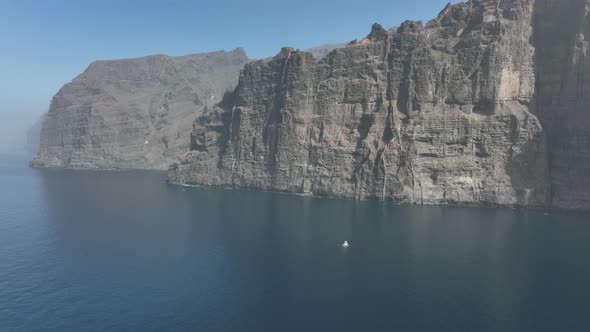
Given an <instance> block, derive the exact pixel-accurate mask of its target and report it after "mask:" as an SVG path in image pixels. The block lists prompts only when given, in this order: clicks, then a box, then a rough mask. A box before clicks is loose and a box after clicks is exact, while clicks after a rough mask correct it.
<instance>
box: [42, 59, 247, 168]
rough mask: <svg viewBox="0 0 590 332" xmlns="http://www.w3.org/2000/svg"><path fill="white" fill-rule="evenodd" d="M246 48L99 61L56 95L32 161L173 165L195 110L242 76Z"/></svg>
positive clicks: (44, 164) (49, 164) (186, 143)
mask: <svg viewBox="0 0 590 332" xmlns="http://www.w3.org/2000/svg"><path fill="white" fill-rule="evenodd" d="M248 61H249V59H248V57H247V56H246V54H245V52H244V51H243V50H242V49H236V50H234V51H231V52H213V53H205V54H196V55H189V56H182V57H169V56H164V55H155V56H148V57H143V58H138V59H124V60H112V61H97V62H94V63H92V64H90V66H89V67H88V68H87V69H86V70H85V71H84V73H82V74H81V75H79V76H78V77H76V78H75V79H74V80H73V81H72V82H71V83H68V84H66V85H65V86H64V87H63V88H62V89H61V90H60V91H59V92H58V93H57V94H56V95H55V97H54V98H53V100H52V102H51V105H50V108H49V112H48V113H47V115H46V116H45V119H44V121H43V127H42V130H41V140H40V148H39V153H38V155H37V157H36V158H35V159H34V160H33V161H32V165H34V166H41V167H65V168H84V169H88V168H100V169H162V170H163V169H167V168H168V165H169V164H170V163H171V162H172V161H173V160H174V159H175V158H176V157H177V156H179V155H180V154H182V153H184V152H186V151H187V150H188V148H189V132H190V128H191V123H192V121H193V120H194V118H195V117H196V116H197V115H198V114H200V112H202V110H203V109H204V108H205V107H206V106H207V105H213V104H215V103H218V102H219V101H220V100H221V97H222V96H223V94H224V92H225V91H226V90H232V89H233V88H235V86H236V84H237V78H238V75H239V71H240V69H241V68H242V67H243V66H244V64H246V63H247V62H248Z"/></svg>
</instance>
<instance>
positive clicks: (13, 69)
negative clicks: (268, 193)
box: [0, 0, 456, 152]
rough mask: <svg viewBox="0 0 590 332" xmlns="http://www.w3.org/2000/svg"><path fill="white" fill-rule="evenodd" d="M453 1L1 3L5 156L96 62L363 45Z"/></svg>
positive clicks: (1, 145) (1, 148)
mask: <svg viewBox="0 0 590 332" xmlns="http://www.w3.org/2000/svg"><path fill="white" fill-rule="evenodd" d="M447 2H448V1H447V0H425V1H420V2H409V3H408V2H406V1H401V0H376V1H373V2H371V4H370V5H368V4H367V3H366V2H359V1H351V0H344V1H339V2H338V4H334V2H333V1H329V2H328V1H311V0H302V1H300V2H298V4H297V6H293V4H292V3H281V2H276V1H267V0H257V1H248V2H244V1H235V0H228V1H209V0H207V1H200V2H199V3H198V4H197V3H191V2H189V1H168V2H166V3H163V2H156V1H127V2H125V3H120V2H118V1H114V0H107V1H101V2H100V3H98V2H90V1H76V2H73V1H63V0H61V1H60V0H55V1H45V2H42V3H39V2H37V1H31V0H19V1H16V0H0V40H2V45H3V50H2V52H0V72H2V73H3V78H4V79H3V80H2V81H0V100H2V107H1V108H0V124H1V125H0V152H8V151H20V150H22V149H23V146H24V142H25V134H26V131H27V130H28V129H29V128H30V127H31V126H32V125H33V124H34V123H35V121H37V120H38V119H39V118H40V116H41V115H42V114H43V113H44V112H46V111H47V109H48V108H49V103H50V101H51V98H52V96H53V95H54V94H55V93H56V92H57V91H58V90H59V89H60V88H61V86H62V85H64V84H65V83H67V82H69V81H71V80H72V79H73V78H74V77H75V76H77V75H78V74H80V73H81V72H82V71H83V70H84V69H85V68H86V67H87V65H88V64H89V63H90V62H92V61H95V60H107V59H119V58H133V57H141V56H146V55H152V54H167V55H171V56H178V55H185V54H193V53H203V52H210V51H216V50H232V49H235V48H237V47H242V48H244V49H245V50H246V52H247V54H248V56H249V57H250V58H258V59H259V58H265V57H268V56H272V55H274V54H276V53H277V52H278V50H279V49H280V48H281V47H282V46H292V47H296V48H300V49H306V48H310V47H315V46H319V45H322V44H331V43H341V42H347V41H350V40H353V39H355V38H362V37H364V36H365V35H367V33H368V32H369V31H370V27H371V24H372V23H375V22H378V23H380V24H382V25H383V26H384V27H386V28H390V27H393V26H396V25H398V24H399V23H401V22H403V21H404V20H407V19H412V20H423V21H427V20H429V19H431V18H433V17H435V16H436V15H437V14H438V12H440V10H441V9H442V8H443V7H444V6H445V4H446V3H447ZM454 2H456V1H454ZM113 8H116V10H113Z"/></svg>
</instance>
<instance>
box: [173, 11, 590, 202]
mask: <svg viewBox="0 0 590 332" xmlns="http://www.w3.org/2000/svg"><path fill="white" fill-rule="evenodd" d="M586 8H587V4H586V0H579V1H578V0H537V1H533V0H502V1H499V0H473V1H469V2H465V3H460V4H456V5H451V4H449V5H448V6H447V7H446V8H444V10H443V11H442V12H441V13H440V14H439V16H438V17H437V18H435V19H433V20H431V21H430V22H428V23H426V24H422V23H421V22H410V21H408V22H404V23H403V24H402V25H401V26H400V27H397V28H394V29H391V30H385V29H384V28H383V27H381V26H380V25H378V24H376V25H374V26H373V28H372V31H371V32H370V34H369V35H368V36H367V37H366V38H365V39H363V40H360V41H353V42H351V43H350V44H349V45H348V46H346V47H344V48H339V49H336V50H334V51H332V52H331V53H330V54H328V55H327V56H326V57H324V58H323V59H321V60H317V59H315V58H314V57H313V56H312V55H311V54H310V53H306V52H299V51H296V50H293V49H290V48H284V49H282V50H281V51H280V52H279V53H278V54H277V56H275V57H274V58H273V59H272V60H270V61H258V62H253V63H249V64H248V65H246V66H245V68H244V69H243V70H242V72H241V75H240V80H239V84H238V86H237V88H236V89H235V91H234V92H233V93H231V94H228V95H226V97H225V98H224V100H223V102H222V103H220V104H218V105H217V106H216V107H210V108H208V109H207V110H206V111H205V112H204V114H202V115H201V116H199V117H197V119H196V121H195V122H194V125H193V129H192V133H191V151H190V152H189V153H187V154H185V155H183V156H182V157H180V158H179V159H178V160H177V161H176V163H174V164H173V165H172V166H171V167H170V170H169V179H170V181H171V182H173V183H183V184H194V185H215V186H231V187H247V188H258V189H264V190H276V191H284V192H293V193H301V194H309V195H321V196H336V197H347V198H358V199H365V198H371V199H383V200H394V201H399V202H412V203H423V204H441V203H461V204H479V205H520V206H529V207H557V208H588V207H589V206H590V138H589V137H590V136H589V135H587V133H588V132H589V130H590V129H588V128H589V127H588V124H589V122H590V121H589V120H588V119H590V115H589V114H590V112H588V109H589V108H588V106H590V102H589V101H588V98H587V97H586V93H585V90H586V89H587V88H586V86H585V85H584V83H585V81H586V77H588V78H590V73H589V74H588V75H584V73H585V71H586V70H588V69H587V66H584V63H585V60H586V47H587V42H586V41H585V38H584V36H585V35H586V34H585V32H586V29H587V28H588V26H587V22H588V20H587V16H586V14H587V9H586ZM589 95H590V94H589Z"/></svg>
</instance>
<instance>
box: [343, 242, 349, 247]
mask: <svg viewBox="0 0 590 332" xmlns="http://www.w3.org/2000/svg"><path fill="white" fill-rule="evenodd" d="M348 247H350V244H348V241H344V243H342V248H348Z"/></svg>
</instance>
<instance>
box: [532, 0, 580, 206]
mask: <svg viewBox="0 0 590 332" xmlns="http://www.w3.org/2000/svg"><path fill="white" fill-rule="evenodd" d="M589 10H590V6H589V2H588V1H587V0H560V1H557V0H553V1H550V0H542V1H541V0H537V5H536V10H535V20H534V25H535V33H534V38H533V42H534V44H535V46H536V56H535V61H536V66H535V67H536V77H537V93H536V113H537V114H538V116H539V118H540V120H541V122H542V124H543V128H544V131H545V135H546V137H547V144H548V151H549V155H548V160H547V163H548V165H549V171H550V177H549V178H548V179H549V181H550V188H551V191H550V198H549V200H550V202H551V205H553V206H556V207H562V208H590V66H589V65H587V64H586V62H588V57H587V56H588V54H587V52H588V41H587V38H588V37H587V36H590V17H589V16H588V15H589Z"/></svg>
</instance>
